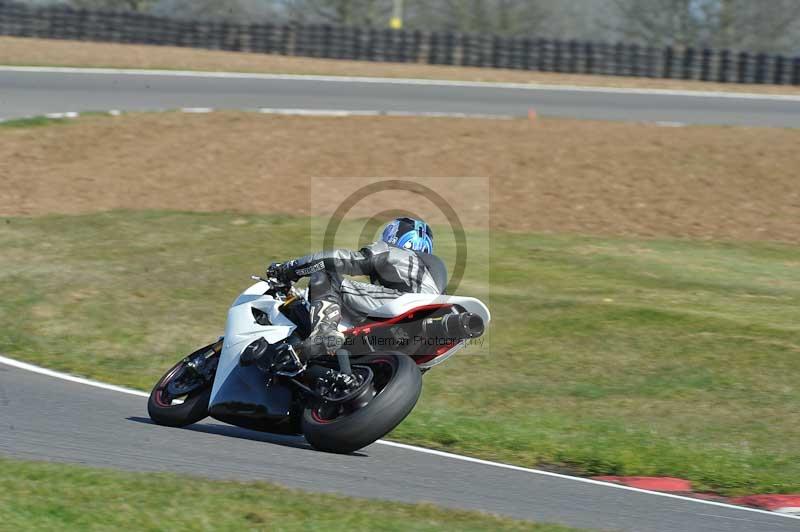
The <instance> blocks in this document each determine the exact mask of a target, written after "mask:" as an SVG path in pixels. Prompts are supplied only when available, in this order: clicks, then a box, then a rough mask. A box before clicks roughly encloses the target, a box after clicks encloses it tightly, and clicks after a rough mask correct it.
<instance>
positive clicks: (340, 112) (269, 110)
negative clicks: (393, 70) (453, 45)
mask: <svg viewBox="0 0 800 532" xmlns="http://www.w3.org/2000/svg"><path fill="white" fill-rule="evenodd" d="M258 112H259V113H264V114H274V115H289V116H333V117H343V116H400V117H409V116H410V117H423V118H476V119H491V120H514V119H517V118H520V117H516V116H511V115H488V114H481V113H444V112H435V111H377V110H371V109H291V108H281V107H261V108H259V109H258Z"/></svg>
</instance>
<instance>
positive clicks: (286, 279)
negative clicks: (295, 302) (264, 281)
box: [267, 261, 298, 283]
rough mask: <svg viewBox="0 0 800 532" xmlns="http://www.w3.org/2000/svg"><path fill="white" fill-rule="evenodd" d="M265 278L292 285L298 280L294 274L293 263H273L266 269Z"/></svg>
mask: <svg viewBox="0 0 800 532" xmlns="http://www.w3.org/2000/svg"><path fill="white" fill-rule="evenodd" d="M267 277H271V278H275V279H277V280H278V281H280V282H282V283H293V282H294V281H296V280H297V279H298V277H297V275H296V274H295V273H294V261H289V262H273V263H272V264H270V265H269V268H267Z"/></svg>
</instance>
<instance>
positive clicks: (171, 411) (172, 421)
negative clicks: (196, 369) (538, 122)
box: [147, 344, 219, 427]
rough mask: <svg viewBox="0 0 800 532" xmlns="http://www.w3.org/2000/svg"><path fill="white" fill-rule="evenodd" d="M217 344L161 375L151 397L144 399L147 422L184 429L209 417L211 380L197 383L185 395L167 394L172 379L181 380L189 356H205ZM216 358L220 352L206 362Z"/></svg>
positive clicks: (202, 349) (195, 353)
mask: <svg viewBox="0 0 800 532" xmlns="http://www.w3.org/2000/svg"><path fill="white" fill-rule="evenodd" d="M216 345H217V344H210V345H207V346H206V347H203V348H201V349H198V350H197V351H195V352H194V353H192V354H191V355H189V356H188V357H186V358H184V359H183V360H181V361H180V362H178V363H177V364H175V365H174V366H172V368H170V370H169V371H168V372H167V373H165V374H164V376H163V377H161V379H159V381H158V382H157V383H156V385H155V386H154V387H153V390H152V391H151V392H150V397H149V398H148V400H147V413H148V414H149V415H150V419H152V420H153V421H155V422H156V424H158V425H165V426H167V427H185V426H187V425H191V424H193V423H197V422H198V421H200V420H202V419H204V418H206V417H207V416H208V402H209V400H210V399H211V388H212V385H213V379H211V380H209V381H207V382H202V383H198V385H197V387H196V388H194V389H192V390H191V391H189V392H188V393H187V394H186V395H185V396H180V397H171V396H169V394H168V392H167V386H168V385H169V384H170V382H172V381H173V380H175V379H177V378H180V375H181V374H182V373H181V372H184V371H186V365H187V364H186V363H187V360H189V359H191V358H192V357H195V356H199V355H201V354H203V353H208V352H209V351H211V350H213V349H214V348H215V346H216ZM214 357H219V351H216V352H215V354H213V355H211V356H209V357H208V359H211V358H214Z"/></svg>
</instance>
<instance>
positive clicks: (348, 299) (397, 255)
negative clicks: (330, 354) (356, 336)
mask: <svg viewBox="0 0 800 532" xmlns="http://www.w3.org/2000/svg"><path fill="white" fill-rule="evenodd" d="M287 266H288V268H289V269H290V271H291V272H292V273H293V274H294V276H295V277H298V278H299V277H311V279H310V282H309V300H311V301H312V302H314V301H319V300H322V301H330V302H332V303H338V304H340V305H341V306H342V308H343V311H344V313H345V315H347V316H348V317H349V318H350V319H352V320H359V319H361V318H363V317H365V316H367V315H368V314H369V313H370V311H372V310H374V309H376V308H378V307H380V306H382V305H384V304H386V303H387V302H389V301H390V300H392V299H395V298H397V297H400V296H401V295H403V294H405V293H409V292H412V293H422V294H443V293H444V291H445V288H446V286H447V269H446V267H445V265H444V263H443V262H442V261H441V259H439V258H438V257H436V256H435V255H431V254H429V253H422V252H417V251H411V250H408V249H401V248H397V247H394V246H390V245H389V244H387V243H386V242H383V241H378V242H374V243H372V244H370V245H368V246H366V247H364V248H362V249H360V250H358V251H352V250H348V249H335V250H332V251H320V252H318V253H313V254H311V255H306V256H305V257H301V258H299V259H295V260H293V261H291V262H289V263H288V264H287ZM343 275H363V276H368V277H369V279H370V282H369V283H364V282H360V281H356V280H352V279H345V278H343V277H342V276H343Z"/></svg>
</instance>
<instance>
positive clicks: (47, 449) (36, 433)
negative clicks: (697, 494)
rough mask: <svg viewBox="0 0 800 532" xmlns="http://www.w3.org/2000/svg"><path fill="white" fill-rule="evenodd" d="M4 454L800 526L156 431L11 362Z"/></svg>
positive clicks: (687, 519) (515, 512) (629, 519)
mask: <svg viewBox="0 0 800 532" xmlns="http://www.w3.org/2000/svg"><path fill="white" fill-rule="evenodd" d="M0 453H1V454H3V455H6V456H13V457H17V458H22V459H31V460H52V461H60V462H74V463H80V464H86V465H91V466H101V467H114V468H121V469H127V470H132V471H174V472H178V473H187V474H192V475H200V476H205V477H210V478H225V479H239V480H256V479H257V480H267V481H273V482H277V483H280V484H284V485H287V486H291V487H295V488H301V489H304V490H308V491H318V492H332V493H341V494H345V495H352V496H358V497H370V498H380V499H388V500H397V501H406V502H418V501H426V502H432V503H435V504H439V505H442V506H448V507H455V508H466V509H478V510H483V511H487V512H493V513H497V514H502V515H507V516H511V517H516V518H521V519H529V520H537V521H549V522H556V523H562V524H567V525H572V526H579V527H591V528H603V529H613V530H631V531H634V530H635V531H637V532H664V531H693V530H703V531H720V532H722V531H725V532H733V531H754V530H758V531H761V532H768V531H788V530H800V521H798V520H794V519H789V518H787V517H782V516H779V515H771V514H765V513H755V512H750V511H747V510H743V509H741V510H740V509H736V508H729V507H720V506H711V505H707V504H702V503H698V502H693V501H688V500H683V499H675V498H667V497H662V496H658V495H655V494H648V493H641V492H636V491H627V490H621V489H618V488H614V487H611V486H605V485H598V484H587V483H583V482H578V481H575V480H570V479H566V478H554V477H549V476H543V475H537V474H535V473H530V472H523V471H513V470H507V469H501V468H498V467H494V466H491V465H483V464H476V463H470V462H464V461H461V460H456V459H453V458H446V457H442V456H435V455H430V454H424V453H420V452H415V451H413V450H408V449H401V448H396V447H391V446H387V445H380V444H376V445H372V446H370V447H367V448H366V449H364V450H363V451H362V452H360V453H359V454H358V455H352V456H341V455H333V454H326V453H320V452H316V451H314V450H311V449H309V448H308V446H307V445H306V444H305V442H304V440H302V439H301V438H287V437H272V436H270V435H267V434H262V433H257V432H252V431H247V430H243V429H239V428H236V427H231V426H228V425H224V424H220V423H217V422H214V421H211V420H206V421H203V422H201V423H199V424H197V425H194V426H192V427H190V428H187V429H172V428H166V427H159V426H156V425H153V424H151V423H150V421H149V419H147V414H146V399H145V398H143V397H136V396H131V395H126V394H122V393H119V392H115V391H109V390H103V389H98V388H92V387H89V386H86V385H83V384H78V383H73V382H66V381H63V380H59V379H54V378H52V377H48V376H45V375H39V374H35V373H30V372H27V371H23V370H20V369H16V368H13V367H9V366H6V365H3V364H2V363H0Z"/></svg>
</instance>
